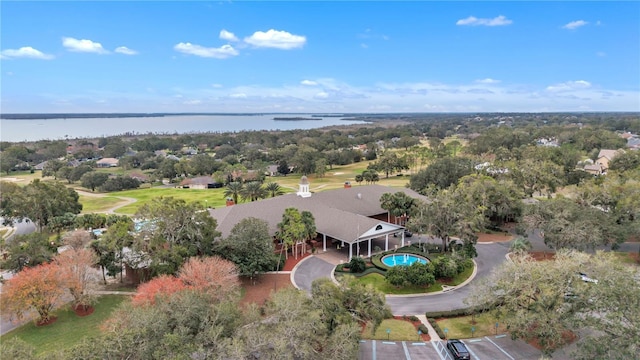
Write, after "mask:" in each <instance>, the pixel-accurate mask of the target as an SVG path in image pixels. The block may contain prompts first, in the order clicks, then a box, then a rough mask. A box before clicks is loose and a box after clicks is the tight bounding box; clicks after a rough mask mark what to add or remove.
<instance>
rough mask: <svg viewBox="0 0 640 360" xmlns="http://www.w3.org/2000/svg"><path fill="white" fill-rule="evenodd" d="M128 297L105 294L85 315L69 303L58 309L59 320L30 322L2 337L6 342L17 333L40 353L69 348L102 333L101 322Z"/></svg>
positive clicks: (0, 339)
mask: <svg viewBox="0 0 640 360" xmlns="http://www.w3.org/2000/svg"><path fill="white" fill-rule="evenodd" d="M125 299H127V297H126V296H123V295H106V296H102V297H100V300H99V303H98V304H96V306H95V311H94V312H93V314H91V315H89V316H83V317H79V316H77V315H76V314H75V312H73V311H72V310H70V309H69V306H66V307H65V308H63V309H60V310H58V311H57V312H56V315H57V316H58V320H57V321H56V322H55V323H53V324H51V325H47V326H42V327H38V326H35V325H34V324H33V323H29V324H26V325H24V326H21V327H19V328H17V329H15V330H13V331H11V332H9V333H8V334H5V335H3V336H2V337H0V341H3V342H4V341H6V340H9V339H12V338H14V337H17V338H20V339H21V340H23V341H25V342H26V343H28V344H29V345H31V346H33V347H34V348H35V349H36V352H37V353H38V354H43V353H47V352H52V351H55V350H59V349H68V348H70V347H73V346H74V345H75V344H77V343H79V342H80V341H81V340H82V339H83V338H84V337H88V336H92V335H98V334H99V331H100V329H99V326H100V324H102V322H103V321H104V320H106V319H107V318H108V317H109V315H111V313H112V312H113V310H114V309H115V308H116V307H117V306H118V305H119V304H120V303H121V302H122V301H124V300H125Z"/></svg>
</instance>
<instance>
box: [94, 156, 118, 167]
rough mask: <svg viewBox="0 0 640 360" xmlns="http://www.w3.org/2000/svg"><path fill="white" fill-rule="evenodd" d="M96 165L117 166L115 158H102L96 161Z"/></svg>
mask: <svg viewBox="0 0 640 360" xmlns="http://www.w3.org/2000/svg"><path fill="white" fill-rule="evenodd" d="M96 166H97V167H99V168H110V167H116V166H118V159H116V158H102V159H100V160H98V161H96Z"/></svg>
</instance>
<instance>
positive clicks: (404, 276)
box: [385, 262, 436, 287]
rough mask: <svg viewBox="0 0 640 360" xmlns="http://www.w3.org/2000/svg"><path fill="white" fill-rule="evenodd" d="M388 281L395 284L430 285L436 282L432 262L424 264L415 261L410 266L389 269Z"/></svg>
mask: <svg viewBox="0 0 640 360" xmlns="http://www.w3.org/2000/svg"><path fill="white" fill-rule="evenodd" d="M385 278H386V279H387V281H388V282H389V283H390V284H391V285H394V286H403V285H405V284H411V285H416V286H424V287H428V286H430V285H433V284H434V283H435V282H436V278H435V276H434V275H433V265H431V263H427V264H422V263H419V262H415V263H413V264H411V265H410V266H394V267H392V268H391V269H389V270H387V274H386V275H385Z"/></svg>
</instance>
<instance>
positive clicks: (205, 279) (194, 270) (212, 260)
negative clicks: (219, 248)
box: [178, 256, 240, 300]
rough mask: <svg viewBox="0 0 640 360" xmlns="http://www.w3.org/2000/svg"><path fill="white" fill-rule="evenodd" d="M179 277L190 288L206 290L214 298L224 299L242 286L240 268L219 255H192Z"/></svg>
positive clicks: (183, 266) (181, 269)
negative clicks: (239, 276)
mask: <svg viewBox="0 0 640 360" xmlns="http://www.w3.org/2000/svg"><path fill="white" fill-rule="evenodd" d="M178 278H179V279H180V280H182V282H184V284H185V285H187V286H188V287H190V288H194V289H197V290H201V291H205V292H207V293H208V294H209V295H211V296H212V297H213V299H214V300H222V299H224V298H227V297H229V296H231V295H234V294H236V293H237V291H238V290H239V288H240V280H239V278H238V269H237V268H236V265H235V264H234V263H232V262H231V261H228V260H225V259H223V258H221V257H218V256H206V257H192V258H190V259H189V260H188V261H187V262H186V263H184V264H183V265H182V267H181V268H180V271H179V272H178Z"/></svg>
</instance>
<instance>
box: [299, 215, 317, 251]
mask: <svg viewBox="0 0 640 360" xmlns="http://www.w3.org/2000/svg"><path fill="white" fill-rule="evenodd" d="M300 217H301V220H302V224H304V238H305V240H304V241H303V242H302V253H303V254H304V253H305V252H306V251H307V248H306V245H305V244H306V241H307V240H313V239H314V238H315V237H316V235H318V233H317V228H316V219H315V218H314V217H313V214H312V213H311V212H309V211H306V210H304V211H303V212H302V213H300Z"/></svg>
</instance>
